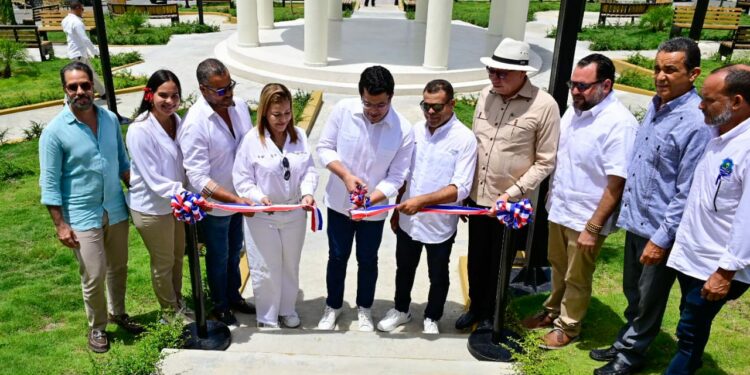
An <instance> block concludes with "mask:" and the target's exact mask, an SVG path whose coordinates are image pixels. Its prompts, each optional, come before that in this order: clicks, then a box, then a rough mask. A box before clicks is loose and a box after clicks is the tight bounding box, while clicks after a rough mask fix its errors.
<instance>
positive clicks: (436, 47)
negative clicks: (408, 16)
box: [417, 0, 497, 70]
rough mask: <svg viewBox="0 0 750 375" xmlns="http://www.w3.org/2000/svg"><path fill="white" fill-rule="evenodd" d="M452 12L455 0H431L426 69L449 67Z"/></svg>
mask: <svg viewBox="0 0 750 375" xmlns="http://www.w3.org/2000/svg"><path fill="white" fill-rule="evenodd" d="M495 1H497V0H495ZM417 4H419V1H417ZM452 14H453V0H431V1H430V4H429V6H428V9H427V31H426V32H425V37H424V64H422V66H423V67H425V68H426V69H434V70H446V69H448V52H449V51H450V42H451V18H452V17H451V16H452Z"/></svg>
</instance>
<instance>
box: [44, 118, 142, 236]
mask: <svg viewBox="0 0 750 375" xmlns="http://www.w3.org/2000/svg"><path fill="white" fill-rule="evenodd" d="M94 109H95V110H96V112H97V123H98V130H97V135H94V133H93V132H92V131H91V129H90V128H89V127H88V125H86V124H84V123H82V122H80V121H78V120H77V119H76V117H75V116H74V115H73V113H72V112H71V111H70V109H69V108H68V107H67V106H66V107H65V108H64V109H63V110H62V112H60V113H59V114H58V115H57V116H55V118H54V119H52V121H50V123H49V125H48V126H47V127H46V128H45V129H44V132H42V136H41V138H40V140H39V165H40V168H39V169H40V171H39V186H40V187H41V190H42V200H41V201H42V204H44V205H47V206H61V207H62V213H63V217H64V218H65V221H66V222H67V223H68V224H70V226H71V227H72V228H73V230H76V231H85V230H90V229H96V228H102V218H103V215H104V211H106V212H107V215H108V217H109V224H116V223H119V222H121V221H123V220H127V218H128V207H127V205H126V204H125V195H124V194H123V192H122V187H121V185H120V176H121V175H122V173H123V172H125V171H128V170H129V169H130V162H129V161H128V156H127V152H126V151H125V143H124V142H123V140H122V133H121V132H120V123H119V121H118V120H117V115H115V114H114V113H112V112H110V111H108V110H106V109H104V108H100V107H97V106H95V107H94Z"/></svg>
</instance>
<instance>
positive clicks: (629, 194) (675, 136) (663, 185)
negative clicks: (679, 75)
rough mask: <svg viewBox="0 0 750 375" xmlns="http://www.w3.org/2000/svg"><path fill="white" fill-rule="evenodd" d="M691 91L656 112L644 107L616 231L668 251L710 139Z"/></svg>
mask: <svg viewBox="0 0 750 375" xmlns="http://www.w3.org/2000/svg"><path fill="white" fill-rule="evenodd" d="M700 102H701V98H700V96H698V93H697V92H696V91H695V90H691V91H689V92H687V93H685V94H683V95H682V96H680V97H678V98H675V99H673V100H671V101H669V102H667V103H666V104H664V105H663V106H662V107H661V108H660V109H658V110H657V108H659V105H660V103H661V100H660V98H659V97H658V96H655V97H654V99H653V100H652V101H651V103H650V104H649V107H648V110H647V112H646V117H644V119H643V121H642V122H641V126H640V128H639V129H638V133H637V134H636V138H635V148H634V150H633V156H632V158H631V160H630V164H629V165H628V178H627V181H626V182H625V190H624V192H623V195H622V205H621V211H620V217H619V219H618V221H617V226H618V227H620V228H623V229H625V230H627V231H629V232H632V233H634V234H637V235H639V236H641V237H644V238H650V239H651V242H653V243H654V244H656V245H657V246H659V247H662V248H665V249H668V248H670V247H671V246H672V243H673V242H674V236H675V233H676V232H677V226H678V224H679V223H680V218H681V217H682V211H683V209H684V206H685V199H686V198H687V195H688V192H689V191H690V183H691V181H692V180H693V171H694V168H695V166H696V165H697V164H698V160H699V159H700V157H701V155H702V154H703V149H704V147H705V146H706V143H707V142H708V140H709V139H710V138H711V134H710V132H709V128H708V126H706V124H705V123H704V122H703V113H701V111H700V110H699V109H698V105H699V104H700Z"/></svg>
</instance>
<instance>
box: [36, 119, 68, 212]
mask: <svg viewBox="0 0 750 375" xmlns="http://www.w3.org/2000/svg"><path fill="white" fill-rule="evenodd" d="M62 158H63V152H62V148H61V147H60V143H59V141H58V140H57V137H55V135H54V134H50V132H49V131H45V132H43V133H42V137H41V138H40V139H39V187H40V188H41V190H42V199H41V202H42V204H44V205H47V206H62V192H61V190H60V178H61V177H62Z"/></svg>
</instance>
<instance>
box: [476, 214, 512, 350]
mask: <svg viewBox="0 0 750 375" xmlns="http://www.w3.org/2000/svg"><path fill="white" fill-rule="evenodd" d="M515 242H516V241H515V231H514V230H513V229H512V228H511V227H509V226H506V227H505V233H504V234H503V246H502V249H501V250H500V270H499V271H498V273H497V294H496V296H495V316H494V320H493V324H492V330H491V331H487V330H476V331H474V332H473V333H472V334H471V335H470V336H469V342H468V344H467V348H468V349H469V353H471V355H472V356H474V358H476V359H478V360H480V361H494V362H510V361H512V360H513V353H520V352H521V351H522V350H523V349H522V348H521V346H520V345H519V342H520V340H521V336H520V335H518V334H517V333H515V332H513V331H511V330H508V329H505V309H506V304H507V297H508V284H509V282H510V271H511V268H512V267H513V258H514V257H515V254H516V250H515V246H514V244H515Z"/></svg>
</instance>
